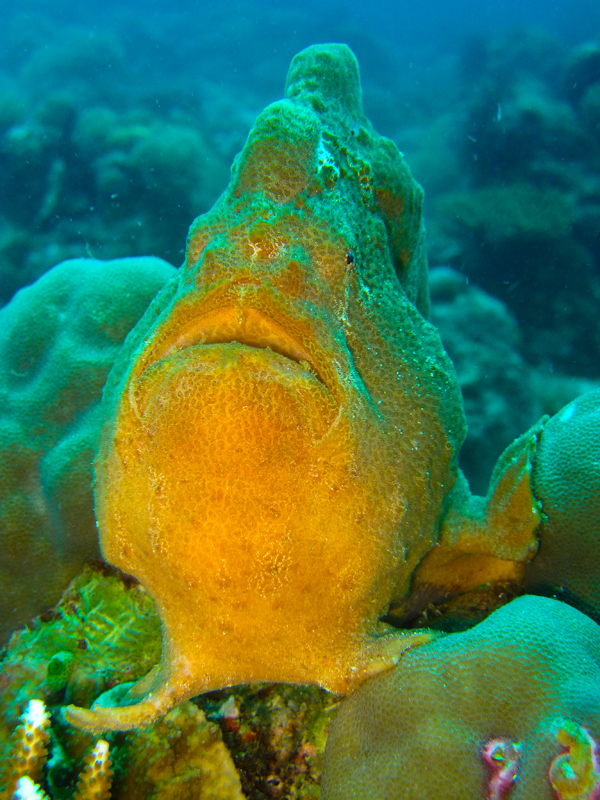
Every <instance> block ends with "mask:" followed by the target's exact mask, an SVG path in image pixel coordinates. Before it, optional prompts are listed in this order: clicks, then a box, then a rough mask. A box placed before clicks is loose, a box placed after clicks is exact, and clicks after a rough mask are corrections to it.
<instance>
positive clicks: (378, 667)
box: [325, 623, 443, 694]
mask: <svg viewBox="0 0 600 800" xmlns="http://www.w3.org/2000/svg"><path fill="white" fill-rule="evenodd" d="M378 627H379V632H378V634H377V635H376V636H374V637H373V638H372V640H371V641H370V642H369V643H368V644H367V645H366V646H365V647H364V648H363V650H362V654H361V660H360V663H358V664H355V665H354V666H353V667H352V669H351V672H350V674H349V675H348V676H347V677H345V678H344V680H343V681H342V682H340V683H339V684H338V685H337V686H335V687H333V688H331V687H329V686H326V687H325V688H327V689H330V691H335V692H339V693H341V694H348V693H350V692H352V691H353V690H354V689H356V688H357V687H358V686H360V684H361V683H363V682H364V681H366V680H367V679H368V678H373V677H375V675H379V674H380V673H382V672H387V670H389V669H392V667H395V666H396V664H397V663H398V662H399V661H400V659H401V658H402V654H403V653H405V652H406V651H407V650H410V649H411V648H413V647H418V646H419V645H422V644H427V643H428V642H431V641H433V639H436V638H438V636H442V635H443V634H440V633H439V632H438V631H434V630H428V629H422V630H410V631H403V630H398V629H396V628H392V627H391V626H389V625H384V624H382V623H380V624H379V626H378Z"/></svg>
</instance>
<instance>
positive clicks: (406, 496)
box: [65, 44, 465, 731]
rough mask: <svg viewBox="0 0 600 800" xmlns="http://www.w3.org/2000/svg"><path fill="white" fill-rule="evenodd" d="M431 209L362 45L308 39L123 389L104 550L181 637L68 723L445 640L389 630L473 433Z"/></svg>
mask: <svg viewBox="0 0 600 800" xmlns="http://www.w3.org/2000/svg"><path fill="white" fill-rule="evenodd" d="M422 201H423V192H422V189H421V187H420V186H419V185H418V183H417V182H416V181H415V180H414V179H413V177H412V175H411V173H410V171H409V168H408V166H407V165H406V163H405V161H404V158H403V156H402V155H401V154H400V152H399V151H398V149H397V147H396V146H395V144H394V143H393V142H391V141H390V140H388V139H386V138H384V137H382V136H380V135H378V134H377V133H376V131H375V130H374V129H373V127H372V125H371V123H370V122H369V121H368V119H367V118H366V117H365V114H364V112H363V106H362V94H361V85H360V78H359V71H358V65H357V62H356V59H355V57H354V55H353V54H352V52H351V50H350V49H349V48H348V47H347V46H345V45H341V44H331V45H316V46H312V47H309V48H307V49H306V50H304V51H302V52H301V53H299V54H298V55H297V56H296V57H295V58H294V59H293V61H292V63H291V66H290V69H289V73H288V76H287V81H286V86H285V96H284V99H283V100H281V101H278V102H275V103H273V104H271V105H269V106H268V107H267V108H266V109H265V110H264V111H263V112H262V113H261V114H260V115H259V116H258V118H257V120H256V123H255V125H254V127H253V128H252V130H251V132H250V134H249V136H248V139H247V142H246V144H245V146H244V148H243V150H242V152H241V153H240V154H239V156H238V157H237V158H236V160H235V162H234V164H233V167H232V173H231V181H230V183H229V186H228V187H227V189H226V190H225V192H224V194H223V195H222V196H221V197H220V199H219V200H218V201H217V202H216V204H215V205H214V207H213V208H212V209H211V210H210V211H209V212H208V213H206V214H204V215H202V216H200V217H199V218H198V219H196V220H195V221H194V222H193V224H192V226H191V229H190V232H189V235H188V240H187V247H186V256H185V262H184V264H183V266H182V268H181V269H180V270H178V271H177V273H176V274H175V275H174V277H173V278H172V279H171V280H170V281H169V282H168V283H167V284H166V286H165V288H164V289H163V290H161V291H160V292H159V293H158V295H157V296H156V298H155V299H154V300H153V302H152V303H151V304H150V306H149V308H148V310H147V312H146V313H145V315H144V316H143V317H142V319H141V320H140V321H139V323H138V324H137V325H136V326H135V328H134V329H133V331H132V332H131V333H130V335H129V337H128V338H127V340H126V342H125V344H124V346H123V348H122V350H121V352H120V355H119V356H118V358H117V360H116V362H115V364H114V367H113V369H112V371H111V373H110V375H109V378H108V381H107V384H106V386H105V389H104V395H103V415H104V426H103V429H102V433H101V437H100V443H99V447H98V452H97V455H96V459H95V465H94V470H95V506H96V515H97V521H98V528H99V535H100V545H101V550H102V554H103V556H104V558H105V559H106V560H107V561H108V562H110V563H111V564H113V565H116V566H117V567H119V568H120V569H121V570H123V571H124V572H126V573H129V574H131V575H133V576H134V577H135V578H137V579H138V580H139V581H140V582H141V584H142V585H143V586H144V587H145V589H146V590H147V591H148V592H149V594H150V595H151V596H152V598H153V599H154V601H155V603H156V607H157V611H158V613H159V615H160V619H161V624H162V632H163V651H162V659H161V662H160V664H159V665H157V667H156V668H155V669H153V670H152V671H151V672H150V673H149V674H148V675H147V676H146V677H145V678H143V679H142V680H141V681H140V682H139V683H138V684H136V685H135V686H133V688H131V689H129V691H128V693H127V694H126V695H125V697H123V698H122V699H121V701H120V703H119V704H118V706H115V707H104V706H103V705H100V704H97V705H95V706H94V707H93V708H92V709H82V708H76V707H73V706H70V707H68V708H67V709H66V710H65V715H66V717H67V719H68V720H69V721H71V722H72V723H73V724H75V725H77V726H78V727H80V728H84V729H87V730H92V731H101V730H107V729H114V730H125V729H129V728H133V727H136V726H140V725H146V724H148V723H150V722H151V721H152V720H153V719H155V718H157V717H158V716H160V715H162V714H164V713H166V712H167V711H168V709H169V708H171V707H173V706H174V705H175V704H177V703H179V702H181V701H183V700H184V699H186V698H190V697H193V696H195V695H198V694H200V693H202V692H206V691H209V690H215V689H218V688H222V687H225V686H230V685H234V684H240V683H249V682H258V681H269V682H271V681H272V682H288V683H305V684H308V683H312V684H318V685H320V686H322V687H324V688H325V689H328V690H330V691H332V692H336V693H347V692H349V691H350V690H352V689H353V688H354V687H356V686H358V685H359V684H360V683H361V682H362V681H364V680H365V679H366V678H368V677H369V676H371V675H375V674H377V673H379V672H382V671H384V670H386V669H388V668H390V667H391V666H392V665H393V664H395V663H396V662H397V661H398V659H399V658H400V656H401V654H402V652H403V651H405V650H406V649H407V648H411V647H413V646H416V645H420V644H422V643H424V642H427V641H429V640H431V638H432V637H433V636H434V635H435V634H433V633H432V632H430V631H427V630H415V631H406V630H398V629H396V628H393V627H391V626H389V625H386V624H384V622H382V621H381V618H382V617H383V616H384V615H385V614H386V613H387V611H388V609H389V608H390V606H393V605H395V604H396V605H397V604H398V603H401V601H402V598H404V597H405V596H406V595H407V593H408V591H409V588H410V583H411V576H412V575H413V573H414V572H415V569H416V567H417V565H418V564H419V563H420V562H421V560H422V559H423V557H424V555H425V554H426V553H428V552H429V551H430V550H431V549H432V547H433V546H434V544H435V543H436V542H437V540H438V537H439V536H440V529H439V528H440V519H441V518H442V515H443V511H444V509H445V508H446V506H447V504H448V502H449V497H450V493H451V490H452V488H453V485H454V483H455V481H456V479H457V475H458V474H459V473H458V467H457V453H458V451H459V449H460V445H461V442H462V440H463V438H464V436H465V422H464V414H463V406H462V400H461V396H460V390H459V387H458V383H457V379H456V375H455V372H454V368H453V366H452V364H451V362H450V360H449V358H448V357H447V355H446V353H445V351H444V349H443V346H442V344H441V341H440V337H439V335H438V332H437V330H436V329H435V328H434V327H433V326H432V325H431V324H430V323H429V322H428V320H427V314H428V289H427V263H426V255H425V248H424V226H423V220H422Z"/></svg>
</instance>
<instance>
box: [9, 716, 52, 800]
mask: <svg viewBox="0 0 600 800" xmlns="http://www.w3.org/2000/svg"><path fill="white" fill-rule="evenodd" d="M49 725H50V714H48V712H47V711H46V707H45V706H44V704H43V702H42V701H41V700H30V701H29V703H28V704H27V708H26V709H25V711H24V712H23V714H22V715H21V717H20V719H19V724H18V725H17V728H16V729H15V732H14V734H13V739H14V745H13V749H12V764H11V767H12V769H11V772H10V774H9V780H8V785H7V787H6V789H5V790H4V792H3V793H2V795H0V798H1V800H10V798H12V797H14V795H15V793H16V791H17V784H18V783H19V779H20V778H24V777H28V778H30V779H31V781H32V782H34V783H35V782H39V781H40V780H41V777H42V768H43V766H44V764H45V763H46V757H47V754H48V740H49V738H50V734H49V733H48V730H47V729H48V727H49Z"/></svg>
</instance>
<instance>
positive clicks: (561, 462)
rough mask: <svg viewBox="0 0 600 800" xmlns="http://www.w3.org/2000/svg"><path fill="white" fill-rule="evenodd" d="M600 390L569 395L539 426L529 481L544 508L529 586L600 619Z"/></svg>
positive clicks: (527, 580) (529, 576)
mask: <svg viewBox="0 0 600 800" xmlns="http://www.w3.org/2000/svg"><path fill="white" fill-rule="evenodd" d="M599 452H600V391H595V392H587V393H586V394H584V395H581V397H578V398H577V399H575V400H573V401H572V402H571V403H569V404H568V405H567V406H565V407H564V408H563V409H562V411H560V412H559V413H558V414H556V415H555V416H554V417H552V419H551V420H549V422H547V423H546V425H545V426H544V429H543V432H542V435H541V437H540V443H539V446H538V448H537V450H536V455H535V460H534V469H533V475H532V480H533V485H534V491H535V494H536V496H537V497H538V498H539V499H540V501H541V503H542V507H543V510H544V519H543V524H542V526H541V530H540V550H539V553H538V555H537V556H536V558H535V559H534V561H532V562H531V564H529V565H528V566H527V568H526V578H525V579H526V585H527V587H528V588H529V590H530V591H531V590H533V591H540V590H541V591H544V592H545V593H549V592H552V593H557V594H558V596H559V597H560V596H565V597H566V598H567V599H571V600H573V601H574V602H576V603H578V604H579V606H580V607H581V608H582V610H584V611H586V612H587V613H592V614H594V615H596V617H597V618H599V619H600V580H599V577H598V573H599V562H600V555H599V549H600V548H599V544H598V526H599V521H600V460H599V458H598V454H599Z"/></svg>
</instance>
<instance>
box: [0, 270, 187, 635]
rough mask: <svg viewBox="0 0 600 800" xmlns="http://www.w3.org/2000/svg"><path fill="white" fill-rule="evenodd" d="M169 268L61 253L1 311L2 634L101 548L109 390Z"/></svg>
mask: <svg viewBox="0 0 600 800" xmlns="http://www.w3.org/2000/svg"><path fill="white" fill-rule="evenodd" d="M173 271H174V270H173V268H172V267H171V266H170V265H168V264H167V263H166V262H164V261H160V260H159V259H155V258H150V257H148V258H139V259H119V260H116V261H107V262H98V261H94V260H91V259H82V260H73V261H66V262H64V263H62V264H60V265H58V266H57V267H55V268H54V269H53V270H52V272H51V273H48V274H47V275H45V276H43V277H42V278H41V279H40V280H39V281H38V282H37V283H35V284H34V285H33V286H31V287H28V288H26V289H24V290H23V291H21V292H20V293H19V294H18V295H17V296H16V297H15V298H14V299H13V301H12V303H10V305H9V306H6V307H5V308H3V309H1V310H0V363H1V365H2V370H1V372H0V587H1V591H0V641H2V640H5V639H6V638H7V636H8V635H9V634H10V632H11V631H13V630H14V629H15V628H16V627H17V626H18V625H19V624H22V623H23V622H25V621H26V620H28V619H30V618H31V617H33V616H35V614H37V613H40V612H41V611H43V610H45V609H46V608H49V607H51V606H52V605H53V604H54V603H55V602H56V601H57V600H58V598H59V597H60V594H61V592H62V591H63V590H64V588H65V587H66V585H67V584H68V582H69V581H70V580H71V579H72V578H73V577H74V576H75V575H76V574H77V573H78V572H79V571H80V570H81V568H82V566H83V563H84V561H85V560H86V559H88V558H94V557H98V555H99V551H98V544H97V532H96V523H95V519H94V512H93V498H92V459H93V452H94V448H95V445H96V441H97V438H98V433H99V429H100V417H99V410H98V409H99V400H100V396H101V393H102V387H103V385H104V382H105V379H106V375H107V373H108V371H109V369H110V367H111V366H112V363H113V361H114V359H115V356H116V354H117V352H118V351H119V348H120V347H121V344H122V342H123V339H124V338H125V336H126V334H127V333H128V331H129V330H130V328H131V327H132V326H133V325H134V324H135V322H137V320H138V319H139V318H140V316H141V315H142V313H143V312H144V311H145V309H146V306H147V305H148V302H149V301H150V299H151V298H152V297H153V296H154V295H155V294H156V292H157V290H158V289H159V288H161V287H162V285H163V284H164V283H165V281H166V280H167V279H168V278H169V277H171V275H172V274H173Z"/></svg>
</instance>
